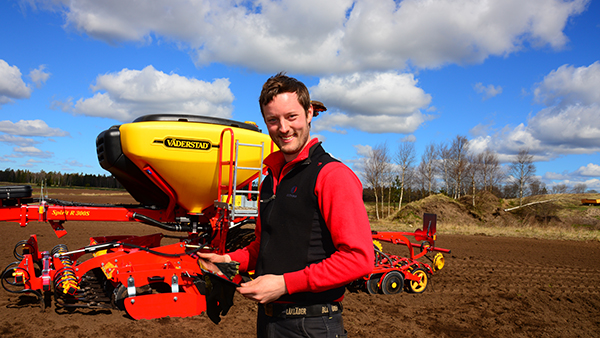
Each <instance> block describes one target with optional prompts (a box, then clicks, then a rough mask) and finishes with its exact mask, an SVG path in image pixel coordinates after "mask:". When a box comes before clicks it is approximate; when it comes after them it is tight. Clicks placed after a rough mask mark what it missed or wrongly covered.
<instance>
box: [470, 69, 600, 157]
mask: <svg viewBox="0 0 600 338" xmlns="http://www.w3.org/2000/svg"><path fill="white" fill-rule="evenodd" d="M598 88H600V62H594V63H593V64H592V65H590V66H582V67H574V66H570V65H563V66H561V67H559V68H558V69H556V70H553V71H552V72H550V73H549V74H548V75H547V76H546V77H544V79H543V80H542V81H541V82H540V83H537V84H536V85H535V88H534V91H533V92H534V99H535V100H536V102H539V103H542V104H545V105H547V107H545V108H543V109H541V110H540V111H538V112H537V113H535V114H533V115H532V116H531V117H530V118H528V120H527V123H526V124H525V123H522V124H520V125H518V126H516V127H510V126H505V127H504V128H502V130H500V131H498V132H496V133H495V134H494V135H493V137H489V136H484V135H481V136H478V137H476V138H475V139H474V140H472V142H471V144H472V145H473V146H474V147H476V148H477V149H485V147H489V148H491V149H494V150H496V151H498V152H499V153H501V154H516V153H517V152H518V151H519V149H523V148H527V149H529V151H530V153H531V154H532V155H534V156H535V158H536V160H549V159H553V158H556V157H557V156H561V155H567V154H592V153H596V152H600V119H599V118H598V116H600V93H599V92H598Z"/></svg>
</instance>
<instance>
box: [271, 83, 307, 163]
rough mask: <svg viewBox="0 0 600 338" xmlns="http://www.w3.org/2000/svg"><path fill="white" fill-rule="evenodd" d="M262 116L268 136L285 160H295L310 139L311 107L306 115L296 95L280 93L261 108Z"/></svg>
mask: <svg viewBox="0 0 600 338" xmlns="http://www.w3.org/2000/svg"><path fill="white" fill-rule="evenodd" d="M263 115H264V118H265V123H266V124H267V129H269V135H270V136H271V139H272V140H273V142H275V144H276V145H277V146H278V147H279V149H280V150H281V152H283V155H284V157H285V160H286V161H287V162H290V161H291V160H293V159H295V158H296V157H297V156H298V154H299V153H300V151H301V150H302V149H303V148H304V146H306V144H307V143H308V141H309V138H310V127H309V125H308V124H309V123H310V121H311V120H312V117H313V108H312V106H311V107H310V108H309V110H308V114H306V113H305V112H304V108H302V106H301V105H300V103H299V102H298V96H297V95H296V93H281V94H279V95H277V96H275V97H274V98H273V101H271V102H269V103H268V104H267V105H266V106H264V107H263Z"/></svg>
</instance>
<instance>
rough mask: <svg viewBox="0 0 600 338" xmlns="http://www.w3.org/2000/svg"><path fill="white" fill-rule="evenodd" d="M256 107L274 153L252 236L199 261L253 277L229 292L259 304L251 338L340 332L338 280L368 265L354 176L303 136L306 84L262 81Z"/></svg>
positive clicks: (308, 115) (368, 243)
mask: <svg viewBox="0 0 600 338" xmlns="http://www.w3.org/2000/svg"><path fill="white" fill-rule="evenodd" d="M259 103H260V108H261V112H262V115H263V118H264V120H265V123H266V125H267V129H268V130H269V135H270V136H271V139H272V140H273V142H275V144H277V146H278V147H279V149H280V150H279V151H277V152H275V153H273V154H271V155H269V156H268V157H267V158H266V159H265V161H264V163H265V165H266V166H267V168H268V172H269V174H268V175H267V176H266V177H265V179H264V181H263V184H262V186H261V191H260V210H259V219H258V221H257V225H256V240H255V241H254V242H252V243H251V244H250V245H248V246H247V247H246V248H243V249H240V250H237V251H235V252H232V253H230V254H226V255H223V256H220V255H216V254H201V258H202V259H203V260H204V261H205V263H207V264H209V263H223V262H230V261H237V262H239V263H240V270H241V271H248V270H252V269H255V271H256V273H255V276H256V278H255V279H253V280H252V281H249V282H247V283H243V284H242V285H241V287H239V288H238V289H237V291H238V292H240V293H241V294H242V295H244V296H245V297H247V298H249V299H251V300H253V301H255V302H257V303H259V310H258V319H257V335H258V336H259V337H300V336H302V337H304V333H305V332H308V333H309V335H310V336H311V337H345V330H344V326H343V322H342V316H341V312H342V308H341V304H340V303H339V302H340V301H341V300H342V299H343V296H344V291H345V285H346V284H347V283H348V282H350V281H353V280H355V279H357V278H360V277H362V276H364V275H367V274H369V273H371V272H372V270H373V262H374V257H373V244H372V240H371V233H370V225H369V221H368V218H367V214H366V211H365V208H364V204H363V201H362V186H361V183H360V181H359V179H358V178H357V177H356V175H355V174H354V173H353V172H352V171H351V170H350V169H349V168H348V167H347V166H345V165H344V164H342V163H341V162H339V161H337V160H335V159H333V158H332V157H331V156H330V155H329V154H327V153H326V152H325V151H324V150H323V148H322V147H321V144H320V142H318V140H317V139H316V138H315V139H312V140H311V138H310V123H311V121H312V118H313V115H314V110H313V106H312V105H311V101H310V96H309V93H308V89H307V88H306V86H305V85H304V84H303V83H302V82H300V81H298V80H296V79H294V78H291V77H288V76H286V75H284V74H282V73H280V74H277V75H275V76H273V77H271V78H269V79H268V80H267V82H266V83H265V84H264V86H263V89H262V92H261V95H260V98H259Z"/></svg>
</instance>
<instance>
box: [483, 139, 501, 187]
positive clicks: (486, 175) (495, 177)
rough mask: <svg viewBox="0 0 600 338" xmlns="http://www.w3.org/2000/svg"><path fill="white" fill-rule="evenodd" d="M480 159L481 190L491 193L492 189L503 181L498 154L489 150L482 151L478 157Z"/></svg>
mask: <svg viewBox="0 0 600 338" xmlns="http://www.w3.org/2000/svg"><path fill="white" fill-rule="evenodd" d="M480 156H481V157H482V158H481V160H480V162H481V169H480V175H481V176H480V179H481V185H482V189H484V190H487V191H490V192H491V191H492V187H493V186H494V185H497V184H498V183H500V182H501V181H503V180H504V172H503V170H502V167H501V166H500V160H499V159H498V154H497V153H495V152H494V151H491V150H489V149H486V150H484V152H483V153H481V155H480Z"/></svg>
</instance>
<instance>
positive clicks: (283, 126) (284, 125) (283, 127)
mask: <svg viewBox="0 0 600 338" xmlns="http://www.w3.org/2000/svg"><path fill="white" fill-rule="evenodd" d="M289 130H290V124H289V123H288V121H287V120H285V119H282V120H281V121H279V132H280V133H283V134H285V133H287V132H288V131H289Z"/></svg>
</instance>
